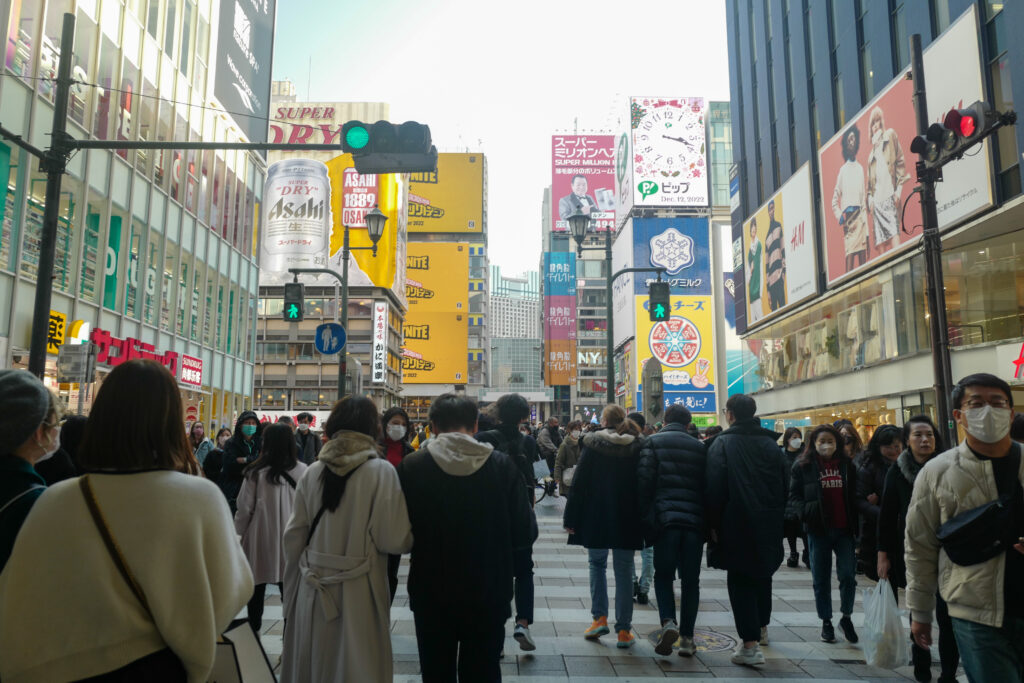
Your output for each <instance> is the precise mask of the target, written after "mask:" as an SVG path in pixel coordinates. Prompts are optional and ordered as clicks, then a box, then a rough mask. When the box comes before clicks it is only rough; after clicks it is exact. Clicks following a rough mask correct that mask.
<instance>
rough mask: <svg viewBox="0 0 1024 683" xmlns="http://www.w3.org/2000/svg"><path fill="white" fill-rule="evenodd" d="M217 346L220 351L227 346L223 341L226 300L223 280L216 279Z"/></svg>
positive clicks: (225, 323) (225, 326) (225, 324)
mask: <svg viewBox="0 0 1024 683" xmlns="http://www.w3.org/2000/svg"><path fill="white" fill-rule="evenodd" d="M216 291H217V340H216V341H217V348H218V349H219V350H221V351H226V350H227V347H226V345H225V343H224V340H225V338H226V335H225V333H226V332H227V329H226V328H227V321H226V320H225V319H224V313H225V306H226V305H227V301H226V300H225V297H224V282H223V281H220V280H219V279H218V283H217V290H216Z"/></svg>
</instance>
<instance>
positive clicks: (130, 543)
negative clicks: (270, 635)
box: [0, 359, 252, 682]
mask: <svg viewBox="0 0 1024 683" xmlns="http://www.w3.org/2000/svg"><path fill="white" fill-rule="evenodd" d="M182 424H184V415H183V414H182V409H181V395H180V393H179V391H178V385H177V383H176V382H175V380H174V377H173V376H172V375H171V373H170V372H168V371H167V368H165V367H164V366H163V365H160V364H159V363H157V362H155V361H152V360H141V359H140V360H131V361H127V362H125V363H122V364H121V365H118V366H117V367H116V368H114V370H113V371H112V372H111V373H110V374H109V375H107V378H106V379H105V380H104V382H103V384H102V386H101V387H100V390H99V392H98V393H97V395H96V401H95V402H94V403H93V407H92V412H91V414H90V415H89V422H88V423H87V424H86V427H85V434H84V436H83V437H82V443H81V447H80V449H79V457H80V459H81V463H82V467H83V469H84V470H85V471H86V472H88V474H87V475H85V476H83V477H79V478H77V479H70V480H67V481H63V482H60V483H59V484H57V485H55V486H53V487H51V488H50V489H49V490H48V491H47V492H46V495H45V496H42V497H41V498H40V499H39V501H38V502H37V503H36V504H35V506H34V507H33V509H32V514H31V515H30V516H29V518H28V519H27V520H26V523H25V526H23V527H22V529H21V533H20V534H19V535H18V539H17V541H16V542H15V546H14V552H13V553H12V555H11V560H10V561H9V562H8V564H7V567H6V568H5V569H4V572H3V574H2V575H0V595H3V596H4V600H3V601H2V603H0V676H2V677H3V679H4V680H5V681H7V680H20V679H24V680H39V681H68V680H79V679H90V680H96V681H161V682H164V681H186V680H189V681H205V680H207V678H208V677H209V673H210V670H211V668H212V667H213V661H214V653H215V648H216V642H217V637H218V635H219V634H220V633H222V632H223V630H224V629H225V628H226V627H227V626H228V624H229V623H230V622H231V620H232V619H233V618H234V616H235V615H236V614H238V611H239V610H240V609H241V607H242V605H244V604H245V603H246V601H247V600H248V599H249V596H250V595H251V594H252V573H251V572H250V571H249V564H248V562H246V560H245V554H244V553H243V552H242V548H241V547H240V546H239V544H238V539H237V537H236V535H235V530H234V528H233V526H232V524H231V517H230V515H229V514H228V508H227V505H226V504H225V502H224V497H223V496H222V495H221V493H220V491H219V490H218V489H217V487H216V486H215V485H213V484H212V483H210V482H209V481H207V480H206V479H204V478H202V477H198V476H191V475H192V473H197V472H198V471H199V467H198V463H196V461H195V459H194V458H193V457H192V449H191V448H190V447H189V444H188V440H187V437H186V434H185V430H183V429H182V428H181V426H182ZM41 567H45V579H41V578H40V576H41V575H40V568H41ZM26 615H31V622H30V623H29V622H26V618H27V616H26ZM32 624H35V625H38V627H33V626H32ZM43 627H45V630H46V638H47V642H46V646H45V647H40V645H39V638H40V630H39V628H43Z"/></svg>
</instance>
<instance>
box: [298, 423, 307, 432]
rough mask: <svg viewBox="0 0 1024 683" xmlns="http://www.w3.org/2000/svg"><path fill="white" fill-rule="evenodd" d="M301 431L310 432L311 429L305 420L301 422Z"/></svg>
mask: <svg viewBox="0 0 1024 683" xmlns="http://www.w3.org/2000/svg"><path fill="white" fill-rule="evenodd" d="M299 431H300V432H303V433H305V432H308V431H309V425H308V424H306V423H305V422H300V423H299Z"/></svg>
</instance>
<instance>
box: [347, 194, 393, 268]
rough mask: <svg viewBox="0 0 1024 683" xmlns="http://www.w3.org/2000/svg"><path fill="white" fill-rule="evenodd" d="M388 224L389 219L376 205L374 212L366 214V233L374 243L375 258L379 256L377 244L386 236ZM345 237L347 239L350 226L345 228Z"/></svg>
mask: <svg viewBox="0 0 1024 683" xmlns="http://www.w3.org/2000/svg"><path fill="white" fill-rule="evenodd" d="M387 222H388V217H387V216H385V215H384V213H383V212H382V211H381V210H380V209H378V208H377V206H376V205H374V207H373V210H372V211H370V212H369V213H368V214H366V232H367V234H369V236H370V239H371V240H372V241H373V247H372V249H373V255H374V256H376V255H377V242H380V238H381V236H382V235H383V234H384V224H385V223H387ZM345 235H346V237H347V236H348V226H345ZM346 241H347V240H346Z"/></svg>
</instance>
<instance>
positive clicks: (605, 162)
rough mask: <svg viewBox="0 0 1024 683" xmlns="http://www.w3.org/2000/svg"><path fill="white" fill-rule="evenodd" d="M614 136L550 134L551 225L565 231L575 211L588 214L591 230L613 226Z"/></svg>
mask: <svg viewBox="0 0 1024 683" xmlns="http://www.w3.org/2000/svg"><path fill="white" fill-rule="evenodd" d="M614 145H615V137H614V136H612V135H552V136H551V197H552V202H551V212H552V216H551V225H552V226H554V228H553V229H554V230H555V232H567V231H568V230H569V221H568V218H569V216H571V215H573V214H574V213H576V212H577V211H579V212H580V213H583V214H585V215H587V216H589V217H590V229H591V230H612V229H614V228H615V148H614Z"/></svg>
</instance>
